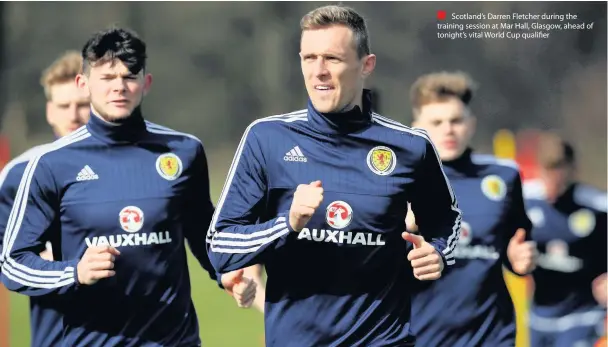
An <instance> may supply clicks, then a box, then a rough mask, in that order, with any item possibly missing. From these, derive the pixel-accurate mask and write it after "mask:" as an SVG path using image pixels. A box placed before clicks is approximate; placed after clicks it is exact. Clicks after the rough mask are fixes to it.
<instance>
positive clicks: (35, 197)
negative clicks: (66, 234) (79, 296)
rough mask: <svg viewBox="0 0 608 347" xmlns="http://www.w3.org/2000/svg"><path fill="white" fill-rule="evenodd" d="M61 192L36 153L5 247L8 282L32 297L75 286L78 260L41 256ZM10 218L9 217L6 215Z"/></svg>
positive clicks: (18, 196)
mask: <svg viewBox="0 0 608 347" xmlns="http://www.w3.org/2000/svg"><path fill="white" fill-rule="evenodd" d="M58 206H59V194H58V192H57V191H56V187H55V183H54V181H53V179H52V174H51V172H50V170H49V168H48V167H47V166H46V165H45V163H44V161H43V160H41V157H40V156H36V157H34V158H32V160H30V161H29V163H28V164H27V166H26V167H25V170H24V172H23V175H22V178H21V180H20V182H19V187H18V189H17V192H16V194H15V198H14V203H13V205H12V209H11V210H10V214H9V215H8V219H7V220H5V221H3V223H5V224H4V225H5V227H6V228H5V234H4V242H3V246H4V247H3V249H2V257H1V258H0V259H1V260H2V274H1V276H0V278H1V280H2V282H3V283H4V285H5V286H6V287H7V288H8V289H9V290H12V291H16V292H20V293H22V294H25V295H29V296H40V295H46V294H49V293H57V294H63V293H66V292H67V291H69V290H70V289H73V288H74V287H75V283H76V281H75V277H76V267H77V264H78V260H72V261H47V260H44V259H42V258H41V257H40V256H39V252H40V251H41V250H43V249H44V247H45V240H48V239H49V236H50V233H52V232H57V231H56V230H54V229H53V224H54V223H53V222H54V220H55V218H56V216H57V208H58ZM3 217H7V216H3Z"/></svg>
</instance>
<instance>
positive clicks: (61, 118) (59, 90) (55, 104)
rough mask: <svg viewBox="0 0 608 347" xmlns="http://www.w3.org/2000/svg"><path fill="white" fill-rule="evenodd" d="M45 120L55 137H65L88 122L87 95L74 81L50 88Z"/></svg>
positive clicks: (88, 107) (88, 106)
mask: <svg viewBox="0 0 608 347" xmlns="http://www.w3.org/2000/svg"><path fill="white" fill-rule="evenodd" d="M50 93H51V95H50V100H49V101H47V103H46V119H47V122H48V123H49V125H50V126H51V128H53V131H54V132H55V135H57V136H59V137H63V136H66V135H68V134H70V133H71V132H72V131H74V130H76V129H78V128H80V127H81V126H83V125H84V124H86V123H87V122H88V121H89V114H90V113H89V110H90V105H89V102H90V101H89V93H88V92H87V91H86V90H83V89H80V88H78V87H77V86H76V83H75V82H74V81H70V82H65V83H57V84H55V85H53V86H51V90H50Z"/></svg>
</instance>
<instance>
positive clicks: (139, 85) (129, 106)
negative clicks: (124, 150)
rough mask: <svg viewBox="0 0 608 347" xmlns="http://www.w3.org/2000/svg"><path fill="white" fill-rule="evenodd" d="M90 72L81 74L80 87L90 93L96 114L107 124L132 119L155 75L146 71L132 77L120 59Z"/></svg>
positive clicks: (93, 68)
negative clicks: (127, 118) (130, 117)
mask: <svg viewBox="0 0 608 347" xmlns="http://www.w3.org/2000/svg"><path fill="white" fill-rule="evenodd" d="M88 70H89V71H88V73H87V74H84V75H79V77H78V78H77V82H78V85H79V87H81V88H85V89H88V90H89V91H90V95H91V106H92V108H93V111H94V112H95V113H96V114H97V115H99V116H101V117H102V118H104V119H105V120H108V121H112V120H118V119H122V118H126V117H129V116H130V115H131V113H132V112H133V110H134V109H135V108H136V107H137V106H139V105H140V104H141V102H142V100H143V97H144V96H145V95H146V94H147V93H148V91H149V89H150V86H151V85H152V75H150V74H144V71H143V70H142V71H139V73H137V74H133V73H131V72H130V71H129V69H128V68H127V66H126V65H125V64H123V62H122V61H120V60H118V59H116V60H114V62H106V63H104V64H99V65H95V66H90V67H89V68H88Z"/></svg>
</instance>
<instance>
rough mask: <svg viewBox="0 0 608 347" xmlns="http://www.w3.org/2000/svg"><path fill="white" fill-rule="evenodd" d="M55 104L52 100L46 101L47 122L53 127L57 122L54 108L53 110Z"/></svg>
mask: <svg viewBox="0 0 608 347" xmlns="http://www.w3.org/2000/svg"><path fill="white" fill-rule="evenodd" d="M52 107H53V105H52V104H51V102H50V101H47V102H46V122H47V123H49V125H50V126H51V127H53V124H54V123H55V120H54V119H53V110H52Z"/></svg>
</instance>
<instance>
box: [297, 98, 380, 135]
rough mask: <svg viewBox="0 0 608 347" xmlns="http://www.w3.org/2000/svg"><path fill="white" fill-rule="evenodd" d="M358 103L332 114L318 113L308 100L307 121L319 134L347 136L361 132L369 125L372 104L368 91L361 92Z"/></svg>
mask: <svg viewBox="0 0 608 347" xmlns="http://www.w3.org/2000/svg"><path fill="white" fill-rule="evenodd" d="M357 100H359V102H357V103H353V104H349V105H348V106H346V107H343V108H342V109H341V110H338V111H334V112H327V113H323V112H319V111H317V110H316V109H315V107H314V105H313V104H312V101H311V100H310V99H309V100H308V120H309V122H310V124H311V125H312V126H313V127H314V128H315V129H317V130H318V131H319V132H321V133H325V134H348V133H352V132H357V131H360V130H363V129H364V128H366V127H368V126H369V125H371V122H372V104H371V96H370V92H369V91H368V90H363V91H362V95H361V96H360V97H358V99H357Z"/></svg>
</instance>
